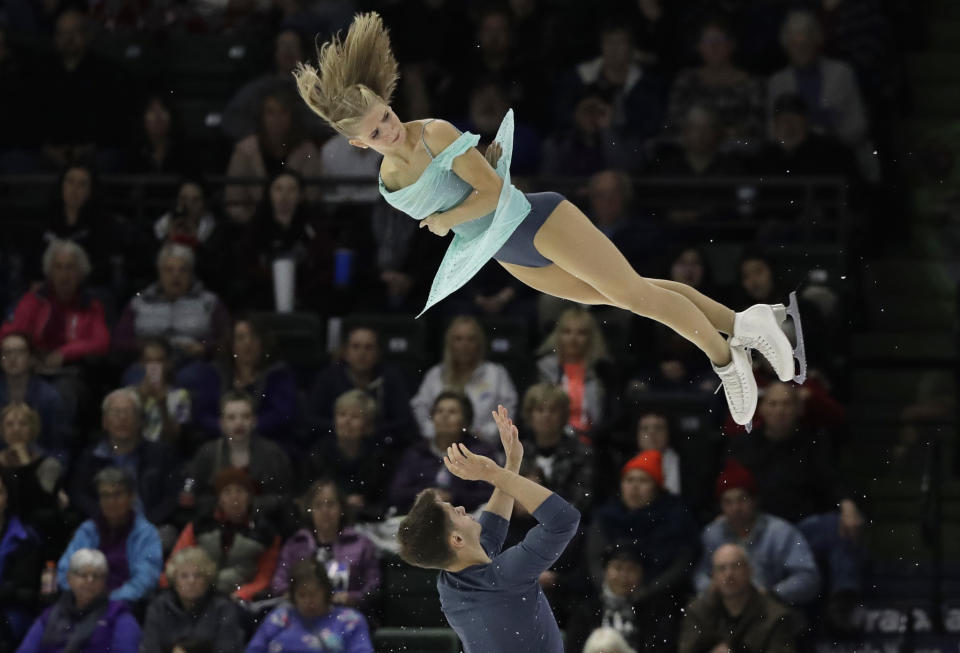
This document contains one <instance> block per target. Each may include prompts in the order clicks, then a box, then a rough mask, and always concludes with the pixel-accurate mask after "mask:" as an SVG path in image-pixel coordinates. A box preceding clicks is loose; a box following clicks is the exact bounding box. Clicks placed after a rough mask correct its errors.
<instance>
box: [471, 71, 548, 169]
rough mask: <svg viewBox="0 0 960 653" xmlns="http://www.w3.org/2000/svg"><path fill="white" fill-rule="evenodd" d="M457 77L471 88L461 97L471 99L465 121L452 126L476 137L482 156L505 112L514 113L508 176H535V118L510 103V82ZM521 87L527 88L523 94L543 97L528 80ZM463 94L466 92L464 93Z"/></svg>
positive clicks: (537, 163) (537, 145)
mask: <svg viewBox="0 0 960 653" xmlns="http://www.w3.org/2000/svg"><path fill="white" fill-rule="evenodd" d="M457 77H458V78H462V79H463V80H465V81H467V83H472V84H473V87H472V88H470V89H469V92H465V93H464V97H469V98H470V102H469V105H468V112H467V113H466V114H465V116H464V117H465V120H462V121H457V123H456V125H455V126H456V127H457V128H458V129H460V130H461V131H468V132H470V133H471V134H478V135H479V136H480V145H481V146H480V148H478V149H480V151H481V152H484V153H485V152H486V148H487V146H488V145H489V144H490V143H491V142H492V141H493V139H494V137H495V136H496V135H497V130H498V129H499V128H500V122H501V121H502V120H503V117H504V116H505V115H506V113H507V111H508V110H509V109H510V108H513V109H515V110H516V112H517V114H518V115H519V116H520V117H519V118H518V119H517V121H516V122H515V124H514V128H513V158H512V159H511V161H510V173H511V175H513V176H514V177H526V176H532V175H535V174H536V173H537V170H539V169H540V138H539V137H538V136H537V132H536V130H535V129H534V128H533V127H532V126H531V124H530V123H531V121H535V120H536V117H535V114H532V113H531V112H529V111H524V108H523V107H521V106H518V105H517V104H516V103H515V102H513V101H512V100H511V99H510V95H511V89H510V82H509V81H508V80H504V79H502V78H499V76H498V75H495V76H492V77H488V76H484V75H480V76H477V77H472V76H470V75H469V74H467V75H458V76H457ZM524 85H525V86H526V88H525V89H524V91H523V92H524V93H527V94H533V95H534V96H542V93H541V92H539V91H536V90H534V89H533V88H532V85H531V84H529V80H527V82H525V84H524ZM464 90H465V91H467V89H464Z"/></svg>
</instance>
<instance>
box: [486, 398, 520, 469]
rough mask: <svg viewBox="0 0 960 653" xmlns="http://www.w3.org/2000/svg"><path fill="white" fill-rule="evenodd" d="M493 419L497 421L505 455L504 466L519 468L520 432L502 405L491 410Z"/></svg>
mask: <svg viewBox="0 0 960 653" xmlns="http://www.w3.org/2000/svg"><path fill="white" fill-rule="evenodd" d="M493 421H494V422H496V423H497V430H499V431H500V442H502V443H503V452H504V453H505V454H506V455H507V464H506V467H507V468H508V469H510V470H512V471H518V470H519V469H520V462H521V461H522V460H523V445H522V444H521V443H520V434H519V432H518V431H517V427H516V425H514V423H513V420H512V419H510V415H509V414H508V413H507V409H506V408H504V407H503V406H502V405H499V406H497V409H496V410H495V411H493Z"/></svg>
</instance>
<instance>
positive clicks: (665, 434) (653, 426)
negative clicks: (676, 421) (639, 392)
mask: <svg viewBox="0 0 960 653" xmlns="http://www.w3.org/2000/svg"><path fill="white" fill-rule="evenodd" d="M669 446H670V430H669V429H668V428H667V418H666V417H664V416H663V415H657V414H655V413H650V414H649V415H644V416H643V417H641V418H640V422H639V423H638V424H637V449H638V450H639V451H647V450H648V449H655V450H657V451H660V452H662V451H663V450H664V449H666V448H667V447H669Z"/></svg>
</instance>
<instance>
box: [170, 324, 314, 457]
mask: <svg viewBox="0 0 960 653" xmlns="http://www.w3.org/2000/svg"><path fill="white" fill-rule="evenodd" d="M273 349H274V343H273V339H272V337H271V334H269V333H267V332H265V331H264V328H263V325H262V324H260V323H259V322H257V320H255V319H253V318H241V319H238V320H237V321H236V323H234V325H233V334H232V337H231V338H230V340H229V345H228V346H227V347H225V348H224V351H223V355H222V356H220V357H219V359H218V361H217V362H216V363H215V364H211V363H206V362H197V363H193V364H191V365H189V366H188V367H185V368H184V369H182V370H181V371H180V373H179V374H178V375H177V379H178V381H179V382H180V383H183V384H184V385H185V386H186V387H187V388H188V389H189V391H190V394H191V396H192V397H193V401H194V406H195V410H194V420H195V421H196V424H197V425H198V426H199V427H200V428H202V429H203V430H204V431H205V432H206V433H208V434H214V435H215V434H218V433H219V431H220V425H219V423H218V422H219V418H220V405H221V404H220V402H221V397H222V396H224V394H225V393H227V392H229V391H231V390H233V391H237V392H243V393H245V394H247V395H249V396H250V397H251V398H252V399H253V401H254V402H255V412H256V417H257V433H258V434H259V435H261V436H263V437H266V438H270V439H271V440H273V441H275V442H277V443H278V444H281V445H283V446H284V447H287V448H288V449H290V450H291V451H292V450H293V448H294V436H293V429H294V425H295V423H296V422H297V418H298V405H297V386H296V380H295V378H294V375H293V372H292V371H291V370H290V368H289V367H288V366H287V364H286V363H284V362H283V361H280V360H278V359H277V358H276V357H275V356H274V355H273Z"/></svg>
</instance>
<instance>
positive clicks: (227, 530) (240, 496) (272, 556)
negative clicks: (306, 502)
mask: <svg viewBox="0 0 960 653" xmlns="http://www.w3.org/2000/svg"><path fill="white" fill-rule="evenodd" d="M214 490H215V492H216V508H215V509H214V510H210V511H206V512H203V513H200V516H199V517H197V518H196V519H195V520H194V521H192V522H190V523H189V524H187V526H186V528H184V529H183V532H182V533H180V537H179V538H178V539H177V543H176V544H175V545H174V547H173V553H172V554H171V555H176V554H177V552H179V551H181V550H183V549H186V548H187V547H194V546H199V547H200V548H201V549H203V550H204V551H205V552H206V553H207V555H208V556H210V558H211V560H213V561H214V563H215V564H216V573H215V574H214V579H213V580H214V587H215V588H216V590H217V591H218V592H221V593H223V594H227V595H229V596H230V597H232V598H234V599H240V600H243V601H252V600H254V598H255V597H257V596H258V595H260V594H261V593H262V592H264V591H265V590H266V589H267V588H268V587H269V586H270V578H271V577H272V576H273V572H274V569H276V566H277V555H278V554H279V553H280V542H281V540H280V536H279V535H277V534H276V528H274V526H273V524H272V522H271V521H270V520H269V519H268V518H267V516H266V515H264V514H263V513H262V512H256V511H255V510H254V507H253V496H254V493H255V492H256V487H255V485H254V481H253V480H252V479H251V478H250V476H249V475H248V474H247V473H246V472H245V471H243V470H242V469H231V468H228V469H223V470H220V471H219V472H218V473H217V475H216V477H215V479H214ZM169 581H170V578H169V577H165V578H164V580H163V582H162V583H161V584H162V585H164V586H166V584H167V583H168V582H169Z"/></svg>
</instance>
